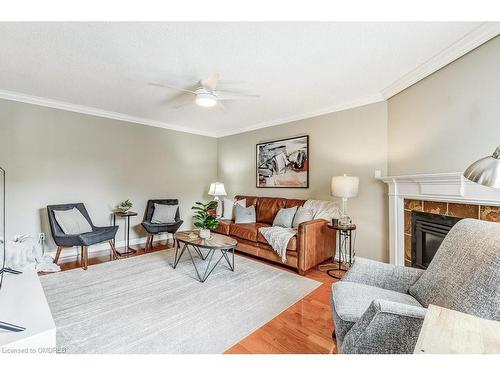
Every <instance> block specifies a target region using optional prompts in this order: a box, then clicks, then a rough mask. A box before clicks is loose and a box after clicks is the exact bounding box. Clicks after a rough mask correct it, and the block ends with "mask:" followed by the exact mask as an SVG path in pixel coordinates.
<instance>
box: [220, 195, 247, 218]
mask: <svg viewBox="0 0 500 375" xmlns="http://www.w3.org/2000/svg"><path fill="white" fill-rule="evenodd" d="M235 205H240V206H243V207H246V206H247V200H246V199H240V200H239V201H236V200H235V199H228V198H224V199H223V205H222V207H223V213H222V219H225V220H233V219H234V206H235Z"/></svg>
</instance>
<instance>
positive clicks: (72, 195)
mask: <svg viewBox="0 0 500 375" xmlns="http://www.w3.org/2000/svg"><path fill="white" fill-rule="evenodd" d="M0 165H1V166H2V167H3V168H4V169H5V170H6V171H7V218H8V220H7V238H12V237H13V236H14V235H15V234H18V233H20V234H31V235H37V234H38V233H39V232H41V231H43V232H46V233H50V230H49V228H48V226H47V219H46V217H47V214H46V210H45V206H46V205H48V204H56V203H65V202H76V201H82V202H84V203H85V205H86V206H87V209H88V210H89V212H90V215H91V217H92V219H93V220H94V222H95V224H96V225H109V223H110V212H111V210H112V209H113V208H114V206H115V205H116V204H117V203H119V202H120V201H122V200H125V199H131V200H132V202H133V203H134V208H133V210H134V211H137V212H138V213H139V216H138V217H136V218H133V219H132V225H133V230H132V233H131V237H132V238H134V237H141V236H144V235H145V234H144V233H143V232H142V231H141V227H140V222H141V220H142V216H143V214H144V209H145V206H146V201H147V199H148V198H179V199H180V210H181V216H182V217H183V218H184V219H185V220H187V224H186V225H185V226H187V227H189V226H190V225H191V217H190V208H191V204H192V203H193V201H195V200H198V199H208V196H206V192H207V191H208V187H209V183H210V182H211V181H214V180H215V179H216V176H217V139H215V138H210V137H203V136H198V135H192V134H187V133H182V132H176V131H171V130H165V129H160V128H155V127H151V126H142V125H138V124H131V123H126V122H122V121H116V120H110V119H105V118H100V117H95V116H89V115H83V114H78V113H73V112H67V111H61V110H57V109H52V108H45V107H40V106H35V105H30V104H24V103H18V102H13V101H7V100H0ZM123 228H124V222H123V223H120V232H119V233H118V236H117V240H123V239H124V236H123ZM48 237H49V238H50V236H48ZM50 245H52V244H50Z"/></svg>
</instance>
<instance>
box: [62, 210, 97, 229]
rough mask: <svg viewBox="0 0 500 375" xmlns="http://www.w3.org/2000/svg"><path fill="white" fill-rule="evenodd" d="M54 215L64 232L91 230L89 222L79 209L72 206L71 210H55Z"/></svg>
mask: <svg viewBox="0 0 500 375" xmlns="http://www.w3.org/2000/svg"><path fill="white" fill-rule="evenodd" d="M54 217H55V218H56V221H57V224H59V226H60V227H61V229H62V231H63V232H64V234H82V233H87V232H92V227H91V226H90V223H89V222H88V220H87V219H86V218H85V216H83V215H82V213H81V212H80V210H79V209H78V208H76V207H73V208H72V209H71V210H64V211H55V210H54Z"/></svg>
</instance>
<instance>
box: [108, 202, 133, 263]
mask: <svg viewBox="0 0 500 375" xmlns="http://www.w3.org/2000/svg"><path fill="white" fill-rule="evenodd" d="M117 216H118V217H121V218H125V220H126V222H127V231H126V232H125V233H126V235H125V242H126V249H127V250H126V251H125V252H123V253H120V252H119V251H118V250H117V251H116V252H117V253H118V255H119V256H127V255H130V254H135V253H136V252H137V250H135V249H132V248H131V247H130V218H131V217H132V216H137V212H132V211H127V212H121V211H116V212H113V225H116V217H117ZM114 242H115V240H113V243H114Z"/></svg>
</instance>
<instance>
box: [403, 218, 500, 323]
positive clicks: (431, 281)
mask: <svg viewBox="0 0 500 375" xmlns="http://www.w3.org/2000/svg"><path fill="white" fill-rule="evenodd" d="M409 293H410V294H411V295H412V296H414V297H415V298H416V299H417V300H418V301H419V302H420V303H421V304H422V305H423V306H424V307H427V306H428V305H429V304H433V305H437V306H442V307H445V308H448V309H452V310H457V311H461V312H464V313H466V314H472V315H476V316H479V317H481V318H484V319H490V320H498V321H500V308H499V306H500V224H498V223H490V222H486V221H481V220H474V219H463V220H461V221H459V222H458V223H457V224H455V225H454V226H453V228H451V230H450V231H449V232H448V234H447V235H446V237H445V239H444V240H443V242H442V243H441V246H440V247H439V250H438V251H437V252H436V255H435V256H434V258H433V259H432V261H431V263H430V264H429V267H427V269H426V270H425V272H424V273H423V274H422V276H420V278H419V279H418V280H417V281H416V282H415V283H414V284H413V285H412V286H411V287H410V289H409Z"/></svg>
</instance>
